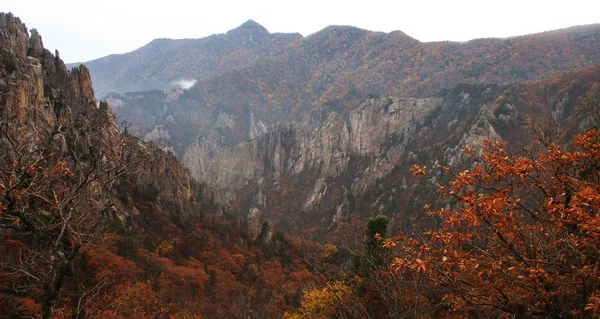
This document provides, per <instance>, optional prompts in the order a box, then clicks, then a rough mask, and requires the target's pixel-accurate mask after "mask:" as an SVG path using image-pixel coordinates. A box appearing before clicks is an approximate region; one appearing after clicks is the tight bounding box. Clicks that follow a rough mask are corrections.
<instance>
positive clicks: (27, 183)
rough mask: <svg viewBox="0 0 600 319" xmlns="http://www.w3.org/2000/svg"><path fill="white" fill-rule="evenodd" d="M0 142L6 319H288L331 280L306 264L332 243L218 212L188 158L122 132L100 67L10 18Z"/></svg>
mask: <svg viewBox="0 0 600 319" xmlns="http://www.w3.org/2000/svg"><path fill="white" fill-rule="evenodd" d="M29 33H30V34H31V35H30V34H29ZM0 149H1V150H2V152H1V153H0V167H1V170H0V277H2V280H1V281H0V314H1V316H2V318H11V319H12V318H25V317H32V318H33V317H35V318H39V317H42V318H64V317H73V318H75V317H79V318H82V317H92V316H97V317H100V318H108V317H118V318H166V317H181V318H198V317H200V316H202V317H209V318H235V317H242V316H244V315H245V314H247V313H248V312H251V313H254V314H257V316H260V317H264V318H275V317H281V316H282V315H283V313H284V312H285V311H290V310H291V309H293V308H292V307H293V306H294V305H295V304H297V303H298V298H299V297H300V295H301V292H302V291H303V290H304V289H305V287H307V286H308V285H312V284H318V283H320V282H322V281H323V279H322V278H321V277H320V276H317V275H315V274H313V272H311V271H309V270H308V269H307V267H306V266H305V265H304V263H303V262H302V260H303V258H304V257H305V256H306V254H312V253H313V252H314V253H315V254H317V255H318V254H320V253H322V251H323V249H322V247H321V246H320V245H315V244H312V243H310V242H307V241H300V240H298V239H296V238H294V237H289V236H287V235H285V234H284V233H282V232H281V231H278V230H277V229H275V228H269V229H267V227H263V232H262V233H261V234H260V236H258V237H255V238H251V237H250V236H248V226H247V225H246V224H245V223H241V222H239V221H236V220H232V219H231V218H229V217H230V216H229V215H227V214H223V216H222V217H223V218H218V217H217V216H216V215H215V214H211V211H212V207H211V205H210V202H209V201H207V198H208V197H209V195H210V192H209V191H205V190H204V189H203V188H202V187H201V186H200V185H198V184H196V183H193V182H192V180H191V178H190V176H189V173H188V172H187V171H186V170H185V169H184V168H183V167H182V165H181V164H180V162H179V161H178V160H177V158H176V157H175V156H174V155H172V154H170V153H167V152H163V151H161V150H160V149H159V148H157V147H156V145H153V144H152V143H144V142H142V141H140V140H139V139H137V138H135V137H133V136H131V135H128V134H126V133H125V134H122V133H121V131H120V129H119V127H118V126H117V124H116V123H115V117H114V114H113V113H112V111H111V107H110V106H109V104H108V103H106V102H104V101H102V102H99V103H98V101H97V100H96V98H95V95H94V91H93V89H92V82H91V80H90V72H89V70H88V69H87V68H86V67H85V66H80V67H76V68H73V69H72V70H70V71H69V70H67V68H66V66H65V64H64V63H63V62H62V60H61V59H60V57H59V55H58V52H56V54H55V55H53V54H52V53H50V52H49V51H48V50H46V49H44V46H43V42H42V38H41V36H40V35H39V33H38V32H37V31H36V30H35V29H32V30H31V31H30V32H29V31H28V29H27V27H26V26H25V24H23V23H22V22H21V21H20V19H19V18H17V17H14V16H13V15H12V14H10V13H8V14H5V13H0ZM221 213H223V212H222V211H221ZM334 271H335V267H334Z"/></svg>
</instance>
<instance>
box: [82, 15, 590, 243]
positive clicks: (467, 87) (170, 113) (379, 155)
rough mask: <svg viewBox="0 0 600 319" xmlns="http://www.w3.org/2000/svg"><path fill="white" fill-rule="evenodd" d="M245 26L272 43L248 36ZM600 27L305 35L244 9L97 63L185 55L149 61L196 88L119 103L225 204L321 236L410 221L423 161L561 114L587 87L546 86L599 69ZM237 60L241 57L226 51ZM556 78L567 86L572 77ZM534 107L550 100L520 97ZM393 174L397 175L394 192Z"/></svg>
mask: <svg viewBox="0 0 600 319" xmlns="http://www.w3.org/2000/svg"><path fill="white" fill-rule="evenodd" d="M275 38H277V39H280V40H278V41H275V40H273V39H275ZM248 39H253V41H259V42H260V41H263V42H260V43H262V44H261V45H258V44H257V46H253V45H251V43H250V42H248V41H249V40H248ZM283 39H286V40H283ZM217 40H219V41H230V42H231V43H236V44H237V46H232V47H231V50H233V49H234V48H237V51H231V50H225V51H218V49H219V48H220V47H221V46H220V43H221V42H218V41H217ZM599 40H600V25H588V26H579V27H573V28H568V29H562V30H556V31H549V32H543V33H538V34H532V35H526V36H519V37H513V38H506V39H478V40H472V41H468V42H463V43H456V42H431V43H422V42H419V41H417V40H415V39H413V38H411V37H410V36H408V35H406V34H404V33H402V32H399V31H396V32H392V33H381V32H371V31H367V30H362V29H359V28H355V27H349V26H331V27H328V28H325V29H324V30H322V31H319V32H317V33H315V34H312V35H310V36H308V37H301V36H299V35H297V34H291V35H284V34H270V33H268V31H266V30H265V29H264V28H262V27H261V26H260V25H258V24H257V23H255V22H252V21H249V22H247V23H245V24H243V25H241V26H240V27H238V28H236V29H234V30H231V31H229V32H228V33H226V34H224V35H214V36H210V37H208V38H204V39H198V40H161V41H163V42H164V46H161V48H160V49H153V47H151V46H152V45H153V43H155V42H156V41H154V42H152V43H151V44H149V45H148V46H145V47H143V48H141V49H139V50H136V51H134V52H132V53H128V54H125V55H118V56H110V57H107V58H102V59H98V60H94V61H90V63H89V65H90V68H91V72H92V74H94V68H95V67H96V68H99V69H103V68H107V67H109V66H110V65H112V64H113V63H112V62H110V63H109V62H108V61H117V60H119V61H127V60H128V59H132V60H139V59H140V58H139V57H140V56H149V55H152V54H155V55H158V54H161V55H165V54H166V53H164V52H170V53H169V54H166V56H169V57H180V58H178V59H176V58H168V59H162V58H155V61H160V62H156V63H154V64H152V66H151V67H149V68H147V69H145V70H149V69H152V70H155V71H152V72H154V73H153V74H154V75H153V76H152V77H151V78H152V79H153V80H152V81H155V80H156V79H161V80H160V81H162V82H163V83H166V82H168V81H172V80H173V79H174V78H175V77H168V76H164V75H165V74H170V72H173V73H177V72H175V71H173V70H176V69H177V68H181V67H182V66H183V65H185V66H186V67H187V71H186V72H188V73H185V76H186V77H187V78H188V79H193V80H196V82H195V85H194V86H192V87H190V88H187V89H182V88H175V89H172V88H167V87H166V86H163V88H162V89H160V90H152V91H138V92H128V93H122V92H113V93H109V94H108V95H107V96H106V98H107V100H108V102H109V104H111V105H112V106H113V109H114V110H115V112H116V114H117V115H119V116H121V117H123V118H125V119H127V120H128V121H129V122H131V123H132V125H131V127H130V129H132V130H133V131H135V132H138V133H141V134H142V135H143V136H144V138H145V139H147V140H154V141H157V142H159V143H160V144H163V145H164V146H165V147H167V148H170V149H172V150H173V151H174V153H175V154H177V156H178V157H179V158H180V159H181V160H182V161H183V163H184V165H185V166H186V167H187V168H188V169H189V170H190V173H191V176H192V177H193V178H194V179H195V180H196V181H197V182H201V183H205V184H206V185H207V186H208V188H209V189H211V190H212V191H213V194H214V200H215V201H216V202H218V203H220V204H221V205H223V206H222V207H224V209H225V210H226V211H227V210H231V211H233V212H234V213H235V215H237V216H238V217H239V218H243V219H248V220H255V219H256V218H258V217H259V216H260V218H261V219H262V218H266V219H268V220H272V221H274V222H275V225H277V226H278V227H282V228H283V229H285V230H286V231H293V232H294V233H296V234H303V233H305V232H306V230H307V229H310V230H312V231H313V232H315V233H318V235H317V237H315V238H321V236H323V235H324V234H326V233H328V232H331V230H332V229H335V227H337V225H338V224H339V222H340V221H343V220H346V221H347V220H352V218H353V217H354V216H361V218H364V217H365V216H369V215H372V214H379V213H383V214H386V215H388V216H396V219H395V220H400V219H403V220H405V221H406V220H409V219H410V218H413V217H414V216H417V215H419V214H420V213H419V212H418V211H413V208H414V207H412V206H406V205H399V204H398V203H402V202H405V201H406V200H414V199H415V198H419V196H417V194H415V193H414V191H415V190H413V189H412V188H408V186H407V185H409V184H411V182H410V181H411V178H410V172H409V171H408V168H409V167H410V165H412V164H414V163H415V162H416V161H418V160H422V159H427V160H431V161H435V160H445V161H450V162H455V163H456V162H459V161H458V160H457V159H456V158H455V157H456V156H459V154H458V153H460V152H458V151H457V150H458V149H460V148H461V147H462V146H464V145H466V144H478V145H480V146H481V144H482V142H483V140H486V139H499V140H505V139H515V140H519V139H523V138H524V136H529V135H531V133H530V132H529V133H528V132H527V131H526V130H524V129H522V126H523V125H525V124H526V123H528V122H529V121H534V122H537V123H542V122H546V121H550V120H551V119H553V118H552V116H555V117H556V119H559V118H560V117H561V116H563V115H564V112H562V111H560V109H563V108H564V106H557V105H558V104H560V103H562V104H569V105H571V107H573V106H574V105H576V104H577V103H580V102H581V101H580V100H578V99H579V96H577V95H575V96H574V93H570V94H566V95H562V96H559V97H557V96H550V95H547V96H544V97H540V96H539V95H540V94H541V93H540V92H539V86H545V85H547V83H549V82H548V81H550V80H548V79H554V80H553V81H558V79H562V78H563V77H561V75H562V74H566V73H568V72H576V73H573V74H571V75H569V77H573V78H574V79H576V78H578V77H579V76H583V75H584V74H585V75H586V76H588V75H589V74H592V75H593V74H596V73H597V68H596V66H598V65H600V41H599ZM194 41H195V42H194ZM265 41H266V42H265ZM194 44H197V45H200V44H202V46H201V47H202V48H203V50H205V51H210V52H220V53H215V54H214V55H213V56H212V58H213V59H214V61H215V62H214V68H213V69H211V71H202V72H201V71H200V70H204V69H202V68H199V67H196V65H197V64H202V63H205V61H206V59H205V58H204V55H201V56H202V58H199V59H192V58H191V56H189V55H186V54H185V52H187V50H189V48H191V47H194ZM259 47H260V49H259ZM209 48H210V49H209ZM257 52H260V54H258V53H257ZM243 56H245V58H241V57H243ZM134 57H137V58H134ZM232 57H237V59H238V60H236V61H238V63H230V62H231V61H232ZM239 61H244V62H243V63H242V62H239ZM120 63H125V62H120ZM136 63H137V62H136ZM133 65H135V63H134V64H131V68H130V65H129V64H123V67H121V69H120V70H121V71H122V73H120V74H122V75H118V76H115V77H111V76H107V75H105V74H107V73H102V72H98V73H97V74H98V75H97V76H98V81H99V83H104V81H109V82H110V81H112V82H111V83H115V84H116V83H118V82H119V81H121V79H122V78H127V79H132V78H136V79H139V81H137V82H136V81H133V82H132V83H145V82H144V81H147V80H148V79H149V78H148V77H147V76H146V74H147V73H136V72H135V68H133ZM159 65H160V67H161V68H162V69H159V68H158V66H159ZM191 70H197V71H191ZM579 70H585V71H579ZM145 72H148V71H145ZM577 72H579V73H577ZM179 74H182V73H179ZM588 79H589V80H590V81H591V82H589V83H586V84H580V85H584V86H585V87H586V88H588V89H589V88H590V87H592V86H593V83H596V79H595V78H594V77H592V78H589V77H588ZM160 81H158V80H156V81H155V83H158V82H160ZM561 83H562V85H563V87H561V88H560V92H563V91H567V92H569V90H571V89H569V86H576V85H575V84H569V83H566V82H564V83H563V82H561ZM140 85H142V84H140ZM116 86H119V85H116ZM533 88H536V89H533ZM100 90H102V88H100ZM573 90H574V88H573ZM577 90H582V89H581V88H579V89H577ZM563 100H564V101H563ZM561 101H563V102H561ZM533 104H535V105H537V106H538V107H539V108H540V109H539V110H538V111H532V110H527V111H526V110H524V109H523V108H524V107H525V108H529V107H530V105H533ZM556 108H557V109H559V111H554V113H552V112H551V111H549V110H551V109H556ZM557 112H558V113H557ZM543 114H544V115H543ZM551 114H555V115H551ZM442 115H443V116H444V117H443V118H440V116H442ZM580 120H582V119H580ZM440 123H443V124H440ZM440 125H447V127H446V128H445V129H446V130H447V131H445V132H442V129H441V127H440ZM469 127H471V129H470V130H466V128H469ZM507 127H510V128H511V129H509V130H507V129H506V128H507ZM517 134H519V135H518V136H519V137H518V138H517V137H516V136H517ZM452 150H454V151H452ZM457 152H458V153H457ZM459 157H460V156H459ZM400 172H401V173H400ZM300 181H301V182H300ZM386 181H387V182H386ZM394 181H402V183H401V184H402V185H404V186H403V187H398V185H396V184H397V183H394ZM407 183H408V184H407ZM384 184H389V185H391V186H390V187H391V188H390V189H387V190H385V191H384V190H383V189H382V185H384ZM405 187H406V188H405ZM417 192H422V190H417ZM286 194H288V195H286ZM409 207H412V208H409ZM309 216H312V217H309ZM411 216H412V217H411ZM299 220H305V222H303V223H299V222H298V221H299ZM359 220H360V219H359ZM254 224H256V225H260V223H259V222H257V221H255V222H254ZM291 225H294V226H291ZM392 225H396V226H395V227H400V226H399V225H400V223H398V224H394V223H392ZM259 228H260V227H255V229H254V231H253V232H254V233H255V235H256V234H259V233H260V229H259ZM317 229H319V230H318V231H317Z"/></svg>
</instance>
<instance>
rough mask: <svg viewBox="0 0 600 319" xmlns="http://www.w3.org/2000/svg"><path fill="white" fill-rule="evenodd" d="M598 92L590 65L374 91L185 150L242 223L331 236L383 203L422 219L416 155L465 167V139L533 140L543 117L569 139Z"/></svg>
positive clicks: (400, 214) (403, 222) (379, 210)
mask: <svg viewBox="0 0 600 319" xmlns="http://www.w3.org/2000/svg"><path fill="white" fill-rule="evenodd" d="M598 100H600V69H599V68H597V67H596V68H591V69H585V70H582V71H578V72H574V73H567V74H565V75H563V76H561V77H556V78H552V79H550V80H545V81H532V82H529V83H525V84H519V83H514V84H510V85H508V86H501V85H468V84H463V85H459V86H457V87H455V88H454V89H452V90H448V91H446V92H444V93H443V94H442V95H440V96H438V97H431V98H402V97H398V96H392V97H384V98H375V97H373V98H368V99H366V100H365V101H363V102H361V103H359V104H358V105H357V106H356V107H355V108H354V109H353V110H352V112H350V114H349V115H348V116H343V115H342V114H339V113H337V112H335V111H334V110H332V109H331V108H330V107H329V106H327V105H325V106H323V107H322V108H321V109H319V110H317V111H316V112H313V113H312V114H311V115H310V116H308V117H307V118H305V119H304V120H303V121H301V122H292V123H288V124H277V125H274V126H273V127H272V128H271V129H270V130H269V131H268V132H266V133H265V134H263V135H261V136H260V137H258V138H255V139H253V140H250V141H246V142H242V143H240V144H237V145H234V146H230V147H220V146H218V144H217V143H215V142H214V141H211V137H210V136H209V137H206V138H203V139H199V140H197V141H196V142H194V143H193V144H192V145H191V146H190V147H189V149H188V151H187V152H186V153H185V155H184V156H183V161H184V163H185V165H186V166H187V167H188V168H189V169H190V172H191V174H192V176H193V177H194V178H195V179H197V180H202V181H205V182H206V183H207V184H208V186H209V187H210V188H212V189H215V190H218V191H217V194H218V196H217V201H219V202H222V203H224V204H225V205H226V206H230V210H231V211H232V212H236V213H237V214H239V216H240V217H241V218H246V219H248V222H249V224H252V223H253V222H252V221H253V220H255V219H257V218H262V219H268V220H271V221H272V222H274V224H275V226H278V227H282V228H283V229H285V230H286V231H291V232H294V233H297V234H303V235H305V236H314V237H311V238H313V239H317V240H333V239H334V238H332V237H334V236H335V233H336V232H335V230H336V229H337V228H338V227H339V226H340V225H342V226H344V224H347V223H348V222H355V223H356V221H361V220H363V219H364V218H365V217H367V216H372V215H377V214H385V215H388V216H389V217H391V218H392V223H391V227H392V229H394V230H395V231H401V230H402V229H406V228H411V227H423V226H424V225H426V224H427V223H428V221H427V219H423V217H424V216H423V214H422V210H421V209H420V207H421V206H419V205H418V204H419V203H422V204H424V203H426V202H428V201H431V202H432V201H434V200H435V198H433V197H432V195H433V194H435V191H434V189H433V188H432V187H431V185H429V186H428V185H427V184H423V183H421V184H419V183H417V184H415V182H414V181H413V179H412V173H411V172H410V171H409V168H410V167H411V166H412V165H413V164H417V163H418V164H421V165H423V164H427V165H429V166H433V167H435V165H434V164H435V163H436V162H437V163H447V164H449V165H453V166H455V167H461V166H463V165H467V164H468V163H467V162H465V161H466V156H464V154H463V153H462V150H463V149H464V148H465V147H466V146H470V147H473V148H475V149H479V148H481V147H482V145H483V143H484V142H485V141H494V140H504V141H508V142H509V143H510V144H511V147H514V148H515V149H518V148H519V147H524V146H527V147H529V148H532V147H533V145H535V144H536V143H535V141H536V136H535V133H534V130H533V128H537V129H540V128H541V127H548V125H550V124H552V125H550V126H549V127H550V128H553V130H554V131H557V130H558V131H561V132H563V133H562V135H557V136H556V137H555V138H556V139H557V140H560V139H564V140H568V138H570V137H572V136H573V134H574V133H577V132H581V131H585V130H586V129H588V128H589V127H590V125H592V123H594V121H595V120H594V115H593V114H597V112H598V109H597V101H598ZM593 101H596V104H594V102H593ZM594 105H596V107H595V108H594ZM588 112H591V113H588ZM596 116H597V115H596ZM547 134H548V132H547ZM419 220H420V221H419ZM361 223H362V222H358V225H356V226H357V227H356V228H357V229H359V231H362V230H361V228H360V224H361ZM254 224H257V223H256V222H254ZM257 225H260V224H257ZM344 227H345V226H344ZM260 231H261V229H260V227H256V228H255V229H253V230H251V234H253V236H258V234H260ZM355 235H360V233H358V234H355Z"/></svg>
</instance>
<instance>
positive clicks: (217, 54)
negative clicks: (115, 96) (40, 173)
mask: <svg viewBox="0 0 600 319" xmlns="http://www.w3.org/2000/svg"><path fill="white" fill-rule="evenodd" d="M299 38H301V36H300V35H299V34H280V33H275V34H271V33H269V32H268V31H267V30H266V29H265V28H264V27H262V26H261V25H259V24H258V23H256V22H254V21H252V20H249V21H247V22H245V23H244V24H242V25H241V26H239V27H237V28H236V29H233V30H231V31H229V32H227V33H226V34H217V35H212V36H209V37H206V38H202V39H180V40H173V39H156V40H154V41H152V42H150V43H148V44H147V45H145V46H143V47H141V48H139V49H137V50H135V51H133V52H129V53H125V54H115V55H110V56H107V57H103V58H100V59H96V60H92V61H88V62H85V65H86V66H87V67H88V68H89V69H90V70H91V72H92V80H93V83H94V89H95V90H96V94H97V95H98V96H99V97H103V96H105V95H106V94H107V93H109V92H120V93H124V92H135V91H148V90H153V89H159V90H162V89H166V88H173V87H178V85H183V86H186V85H192V84H193V82H194V81H202V80H206V79H208V78H211V77H213V76H217V75H220V74H223V73H224V72H226V71H227V70H230V69H235V68H240V67H245V66H247V65H249V64H251V63H252V62H254V61H256V60H258V59H261V58H265V57H269V56H273V55H275V54H278V53H279V52H280V51H281V50H282V49H283V47H285V46H286V45H288V44H290V43H291V42H293V41H295V40H298V39H299ZM76 65H79V63H72V64H70V65H69V66H76ZM180 81H184V82H180Z"/></svg>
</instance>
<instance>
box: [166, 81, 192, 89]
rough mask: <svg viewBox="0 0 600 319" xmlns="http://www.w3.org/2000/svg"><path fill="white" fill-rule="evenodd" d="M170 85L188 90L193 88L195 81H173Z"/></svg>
mask: <svg viewBox="0 0 600 319" xmlns="http://www.w3.org/2000/svg"><path fill="white" fill-rule="evenodd" d="M171 84H173V85H177V86H179V87H180V88H182V89H184V90H187V89H189V88H191V87H192V86H194V84H196V80H185V79H181V80H178V81H173V82H171Z"/></svg>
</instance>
